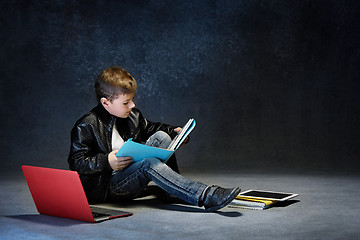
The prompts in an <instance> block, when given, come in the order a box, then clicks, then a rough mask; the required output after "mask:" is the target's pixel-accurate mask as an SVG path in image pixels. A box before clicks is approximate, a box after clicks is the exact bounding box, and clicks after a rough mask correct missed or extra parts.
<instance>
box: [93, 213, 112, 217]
mask: <svg viewBox="0 0 360 240" xmlns="http://www.w3.org/2000/svg"><path fill="white" fill-rule="evenodd" d="M92 215H93V217H94V218H99V217H109V216H111V215H110V214H106V213H99V212H92Z"/></svg>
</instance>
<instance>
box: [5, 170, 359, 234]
mask: <svg viewBox="0 0 360 240" xmlns="http://www.w3.org/2000/svg"><path fill="white" fill-rule="evenodd" d="M184 175H185V176H187V177H189V178H192V179H195V180H199V181H202V182H204V183H207V184H220V185H223V186H228V187H230V186H234V185H239V186H240V187H241V188H242V189H244V190H245V189H250V188H257V189H268V190H276V191H290V192H295V193H299V194H300V196H299V197H297V198H296V199H295V200H296V201H292V202H289V203H288V204H287V206H286V205H285V206H278V207H273V208H270V209H267V210H261V211H260V210H242V209H234V208H229V207H227V208H224V209H222V210H220V211H218V212H216V213H206V212H204V211H203V210H202V209H201V208H198V207H192V206H188V205H179V204H178V205H176V204H174V205H167V204H164V203H162V202H160V201H158V200H157V199H154V198H152V197H146V198H143V199H138V200H136V201H134V202H133V203H132V204H127V205H126V206H121V205H108V206H109V207H113V208H120V209H125V210H128V211H132V212H134V215H133V216H131V217H126V218H119V219H114V220H110V221H105V222H102V223H97V224H91V223H83V222H79V221H74V220H69V219H62V218H56V217H50V216H43V215H39V214H38V213H37V211H36V209H35V205H34V203H33V201H32V198H31V196H30V192H29V190H28V188H27V185H26V182H25V180H24V178H23V176H22V175H21V173H17V174H12V175H10V177H4V176H3V177H1V179H0V188H1V195H0V204H1V205H0V206H1V207H0V239H144V240H151V239H197V240H198V239H327V240H328V239H359V236H360V229H359V226H360V204H359V200H360V191H359V187H360V177H354V176H333V175H332V176H326V175H308V176H306V175H279V174H277V175H264V174H229V173H228V174H194V173H192V174H190V173H188V174H184Z"/></svg>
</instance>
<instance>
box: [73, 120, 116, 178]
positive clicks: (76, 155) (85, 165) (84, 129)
mask: <svg viewBox="0 0 360 240" xmlns="http://www.w3.org/2000/svg"><path fill="white" fill-rule="evenodd" d="M102 137H103V136H99V135H98V134H95V132H94V129H93V127H92V126H91V124H84V123H83V124H77V125H75V127H74V128H73V129H72V131H71V146H70V154H69V158H68V163H69V166H70V169H71V170H73V171H77V172H78V173H79V174H81V175H92V174H100V173H105V172H107V171H110V172H111V167H110V165H109V162H108V153H107V151H106V147H105V146H103V144H104V142H105V141H103V139H100V138H102Z"/></svg>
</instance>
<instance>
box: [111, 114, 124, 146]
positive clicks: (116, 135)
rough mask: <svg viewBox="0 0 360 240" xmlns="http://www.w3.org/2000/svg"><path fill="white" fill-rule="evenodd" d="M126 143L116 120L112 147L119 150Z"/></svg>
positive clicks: (112, 135)
mask: <svg viewBox="0 0 360 240" xmlns="http://www.w3.org/2000/svg"><path fill="white" fill-rule="evenodd" d="M123 145H124V139H122V137H121V136H120V134H119V132H118V130H117V128H116V120H115V123H114V127H113V130H112V134H111V149H112V150H113V151H114V150H119V149H120V148H121V147H122V146H123Z"/></svg>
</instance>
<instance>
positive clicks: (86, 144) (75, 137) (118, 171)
mask: <svg viewBox="0 0 360 240" xmlns="http://www.w3.org/2000/svg"><path fill="white" fill-rule="evenodd" d="M136 88H137V83H136V81H135V79H134V78H133V77H132V76H131V75H130V74H129V73H128V72H127V71H125V70H124V69H123V68H121V67H110V68H108V69H105V70H104V71H103V72H102V73H101V74H100V75H99V76H98V78H97V80H96V83H95V92H96V97H97V100H98V106H96V107H95V108H93V109H92V110H91V111H90V112H89V113H87V114H85V115H84V116H83V117H81V118H80V119H79V120H78V121H77V122H76V124H75V126H74V128H73V129H72V132H71V147H70V154H69V158H68V163H69V166H70V169H71V170H74V171H77V172H78V173H79V175H80V179H81V182H82V184H83V187H84V190H85V193H86V195H87V198H88V200H89V201H90V202H92V203H95V202H114V201H124V200H129V199H134V198H136V197H138V196H140V195H141V193H142V192H143V190H144V189H145V187H146V186H147V185H148V183H149V182H150V181H153V182H154V183H155V184H156V185H158V186H159V187H160V188H162V189H163V190H165V192H167V193H168V194H170V195H173V196H176V197H178V198H180V199H182V200H184V201H185V202H187V203H190V204H193V205H196V206H204V207H205V209H206V210H207V211H216V210H218V209H220V208H222V207H224V206H226V205H227V204H229V203H230V202H231V201H232V200H233V199H234V198H235V197H236V196H237V194H238V193H239V192H240V189H239V188H238V187H236V188H232V189H225V188H221V187H219V186H207V185H205V184H203V183H200V182H195V181H192V180H189V179H186V178H184V177H183V176H181V175H180V174H179V173H178V168H177V164H176V159H175V157H172V158H171V159H170V160H169V161H168V162H167V164H165V163H163V162H161V161H160V160H159V159H157V158H147V159H144V160H143V161H140V162H132V158H131V157H116V153H117V151H118V150H119V149H120V148H121V146H122V145H123V144H124V142H125V141H126V140H128V139H129V138H133V140H134V141H136V142H146V144H148V145H152V146H160V147H166V146H167V145H168V144H169V143H170V141H171V139H172V138H174V136H176V134H177V133H178V132H179V131H181V128H180V127H174V126H170V125H167V124H162V123H153V122H150V121H148V120H147V119H146V118H144V117H143V115H142V114H141V112H140V111H139V110H138V109H136V108H135V104H134V102H133V98H134V95H135V92H136Z"/></svg>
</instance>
